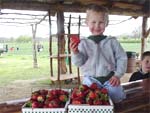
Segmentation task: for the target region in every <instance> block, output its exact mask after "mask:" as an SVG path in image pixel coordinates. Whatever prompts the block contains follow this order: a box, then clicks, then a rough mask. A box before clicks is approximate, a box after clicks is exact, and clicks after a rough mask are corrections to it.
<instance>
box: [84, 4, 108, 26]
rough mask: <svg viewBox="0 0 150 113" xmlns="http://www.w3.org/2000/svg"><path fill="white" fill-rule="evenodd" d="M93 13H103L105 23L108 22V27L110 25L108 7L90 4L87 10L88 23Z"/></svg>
mask: <svg viewBox="0 0 150 113" xmlns="http://www.w3.org/2000/svg"><path fill="white" fill-rule="evenodd" d="M91 12H97V13H102V14H103V15H104V18H105V21H106V26H107V25H108V22H109V16H108V14H109V11H108V9H107V8H106V7H103V6H99V5H96V4H90V5H88V7H87V9H86V21H87V19H88V18H89V15H90V13H91Z"/></svg>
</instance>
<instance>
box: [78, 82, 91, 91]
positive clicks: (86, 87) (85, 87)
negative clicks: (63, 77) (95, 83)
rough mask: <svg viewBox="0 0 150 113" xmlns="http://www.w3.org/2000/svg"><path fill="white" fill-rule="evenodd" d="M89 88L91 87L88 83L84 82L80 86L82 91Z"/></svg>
mask: <svg viewBox="0 0 150 113" xmlns="http://www.w3.org/2000/svg"><path fill="white" fill-rule="evenodd" d="M87 89H89V87H88V86H87V85H84V84H82V85H80V86H79V90H80V91H86V90H87Z"/></svg>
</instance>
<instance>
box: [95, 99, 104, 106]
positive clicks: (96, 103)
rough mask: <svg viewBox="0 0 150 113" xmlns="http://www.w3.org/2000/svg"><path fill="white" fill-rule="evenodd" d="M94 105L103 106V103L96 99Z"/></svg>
mask: <svg viewBox="0 0 150 113" xmlns="http://www.w3.org/2000/svg"><path fill="white" fill-rule="evenodd" d="M93 105H102V101H101V100H99V99H96V100H94V101H93Z"/></svg>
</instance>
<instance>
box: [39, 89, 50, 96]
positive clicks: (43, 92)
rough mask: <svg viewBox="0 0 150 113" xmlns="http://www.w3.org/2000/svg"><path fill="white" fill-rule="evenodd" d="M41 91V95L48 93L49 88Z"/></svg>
mask: <svg viewBox="0 0 150 113" xmlns="http://www.w3.org/2000/svg"><path fill="white" fill-rule="evenodd" d="M39 92H40V94H41V95H47V93H48V90H45V89H42V90H39Z"/></svg>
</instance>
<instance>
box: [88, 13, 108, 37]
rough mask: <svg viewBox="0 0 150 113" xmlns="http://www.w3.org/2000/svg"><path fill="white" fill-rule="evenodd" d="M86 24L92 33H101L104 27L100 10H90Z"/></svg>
mask: <svg viewBox="0 0 150 113" xmlns="http://www.w3.org/2000/svg"><path fill="white" fill-rule="evenodd" d="M86 24H87V26H88V27H89V30H90V32H91V33H92V35H102V34H103V32H104V31H105V27H106V20H105V17H104V14H103V13H101V12H94V11H90V12H89V15H88V17H87V21H86Z"/></svg>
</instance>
